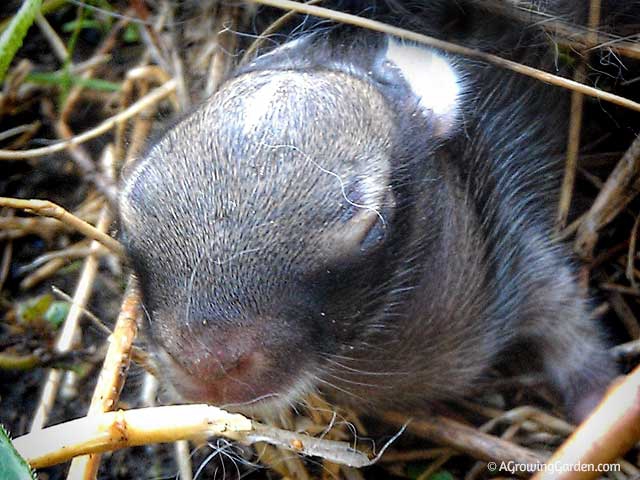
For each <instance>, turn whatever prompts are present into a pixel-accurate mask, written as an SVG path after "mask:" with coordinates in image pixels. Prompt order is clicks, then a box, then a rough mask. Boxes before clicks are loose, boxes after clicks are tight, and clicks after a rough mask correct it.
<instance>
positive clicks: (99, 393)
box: [67, 278, 140, 479]
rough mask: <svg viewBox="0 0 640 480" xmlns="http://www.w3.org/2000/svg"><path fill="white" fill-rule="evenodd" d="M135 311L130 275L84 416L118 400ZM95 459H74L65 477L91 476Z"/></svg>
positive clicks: (137, 302)
mask: <svg viewBox="0 0 640 480" xmlns="http://www.w3.org/2000/svg"><path fill="white" fill-rule="evenodd" d="M139 310H140V298H139V295H138V292H137V289H136V286H135V281H134V279H133V278H130V279H129V286H128V287H127V292H126V293H125V296H124V300H123V302H122V309H121V311H120V315H119V316H118V320H117V321H116V326H115V327H114V329H113V333H112V334H111V336H110V338H109V349H108V350H107V355H106V357H105V359H104V364H103V366H102V370H101V372H100V376H99V377H98V384H97V385H96V388H95V390H94V391H93V397H92V398H91V405H90V407H89V411H88V413H87V414H88V415H95V414H98V413H103V412H107V411H110V410H112V409H113V408H114V407H115V405H116V403H117V402H118V397H119V396H120V391H121V390H122V386H123V384H124V379H125V377H126V373H127V370H128V368H129V361H130V359H131V349H132V344H133V340H134V338H135V336H136V334H137V331H138V326H137V324H136V319H137V317H138V313H139ZM99 462H100V456H99V455H97V454H93V455H88V456H84V457H79V458H74V459H73V461H72V462H71V467H70V468H69V473H68V475H67V478H86V479H90V478H95V476H96V474H97V471H98V466H99Z"/></svg>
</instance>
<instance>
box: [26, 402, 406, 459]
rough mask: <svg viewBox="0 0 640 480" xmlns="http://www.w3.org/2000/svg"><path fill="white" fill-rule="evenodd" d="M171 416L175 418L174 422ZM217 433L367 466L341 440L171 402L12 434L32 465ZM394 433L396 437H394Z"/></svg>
mask: <svg viewBox="0 0 640 480" xmlns="http://www.w3.org/2000/svg"><path fill="white" fill-rule="evenodd" d="M176 419H180V422H179V423H176ZM210 436H221V437H225V438H229V439H231V440H236V441H242V442H245V443H249V444H252V443H255V442H268V443H270V444H272V445H278V446H287V447H288V448H289V449H291V450H292V451H295V452H298V453H301V454H305V455H313V456H319V457H322V458H327V459H330V460H331V461H333V462H335V463H340V464H345V465H350V466H353V467H356V468H360V467H365V466H369V465H372V464H373V463H375V462H376V461H377V460H378V457H376V458H374V459H369V458H368V457H367V456H366V455H365V454H363V453H362V452H359V451H358V450H354V449H353V448H351V446H350V445H349V443H347V442H336V441H331V440H323V439H319V438H314V437H310V436H308V435H304V434H298V433H293V432H288V431H286V430H281V429H278V428H274V427H269V426H266V425H263V424H260V423H258V422H252V421H251V420H249V419H248V418H246V417H244V416H242V415H239V414H231V413H228V412H225V411H224V410H221V409H219V408H217V407H212V406H210V405H172V406H168V407H152V408H139V409H133V410H127V411H126V412H125V411H122V410H119V411H116V412H107V413H103V414H97V415H91V416H88V417H83V418H80V419H77V420H71V421H69V422H65V423H61V424H58V425H55V426H53V427H47V428H45V429H42V430H40V431H37V432H31V433H29V434H27V435H23V436H21V437H18V438H16V439H15V440H14V441H13V443H14V446H15V447H16V449H17V450H18V452H20V454H21V455H22V456H23V457H24V458H25V460H27V462H29V464H30V465H31V466H32V467H34V468H42V467H47V466H51V465H56V464H58V463H62V462H65V461H68V460H70V459H71V458H74V457H77V456H79V455H86V454H90V453H102V452H106V451H112V450H117V449H120V448H125V447H133V446H139V445H146V444H149V443H166V442H175V441H177V440H185V439H194V440H201V439H203V438H207V437H210ZM394 438H396V437H394Z"/></svg>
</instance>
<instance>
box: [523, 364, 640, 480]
mask: <svg viewBox="0 0 640 480" xmlns="http://www.w3.org/2000/svg"><path fill="white" fill-rule="evenodd" d="M638 441H640V367H637V368H636V369H635V370H634V371H633V372H632V373H630V374H629V375H627V376H626V377H625V378H624V379H622V380H619V381H618V383H617V384H616V385H614V386H613V387H611V389H610V390H609V392H608V394H607V396H606V397H605V399H604V400H603V401H602V402H601V403H600V405H599V406H598V408H597V409H596V410H595V411H594V412H593V413H592V414H591V416H590V417H589V418H588V419H587V420H586V421H585V422H584V423H583V424H582V425H581V426H580V427H579V428H578V429H577V430H576V431H575V432H574V433H573V435H571V436H570V437H569V439H568V440H567V441H566V442H565V443H564V444H563V445H562V446H561V447H560V448H559V449H558V450H557V451H556V452H555V453H554V455H553V456H552V457H551V458H550V459H549V462H548V465H554V464H555V465H589V466H597V465H603V464H610V463H612V462H613V461H614V460H615V459H617V458H618V457H620V456H622V455H624V454H625V453H626V452H627V451H628V450H629V449H630V448H631V447H632V446H633V445H635V444H636V443H637V442H638ZM600 474H601V473H600V472H598V471H597V470H596V471H567V472H559V471H557V470H554V469H548V470H542V471H540V472H539V473H538V474H536V475H535V476H534V477H533V478H534V480H546V479H555V480H578V479H580V480H584V479H591V478H597V477H599V476H600Z"/></svg>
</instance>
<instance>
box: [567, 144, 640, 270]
mask: <svg viewBox="0 0 640 480" xmlns="http://www.w3.org/2000/svg"><path fill="white" fill-rule="evenodd" d="M639 191H640V136H638V137H636V139H635V140H634V141H633V143H632V144H631V146H630V147H629V149H628V150H627V151H626V152H625V154H624V155H623V156H622V159H621V160H620V161H619V162H618V164H617V165H616V167H615V169H614V170H613V172H611V175H609V178H607V181H606V182H605V184H604V186H603V187H602V189H601V190H600V193H599V194H598V196H597V197H596V200H595V201H594V202H593V205H592V206H591V208H590V209H589V211H588V212H587V214H586V215H585V217H584V218H583V220H582V223H581V224H580V227H579V228H578V233H577V235H576V241H575V246H574V248H575V251H576V252H577V253H578V254H579V255H580V256H582V257H583V258H586V259H590V258H591V257H592V255H593V250H594V248H595V246H596V242H597V241H598V232H599V231H600V230H601V229H602V228H603V227H604V226H606V225H607V224H609V222H611V221H612V220H613V219H614V218H615V217H616V216H617V215H618V214H619V213H620V212H621V211H622V210H623V209H624V208H625V207H626V206H627V204H628V203H629V202H630V201H631V200H633V198H634V197H635V196H636V195H637V193H638V192H639Z"/></svg>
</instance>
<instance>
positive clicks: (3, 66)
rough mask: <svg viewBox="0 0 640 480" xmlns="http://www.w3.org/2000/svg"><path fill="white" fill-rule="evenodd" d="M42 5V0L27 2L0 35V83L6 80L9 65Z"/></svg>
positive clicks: (26, 0) (29, 0)
mask: <svg viewBox="0 0 640 480" xmlns="http://www.w3.org/2000/svg"><path fill="white" fill-rule="evenodd" d="M41 5H42V0H25V1H24V3H23V4H22V6H21V7H20V10H18V12H17V13H16V14H15V15H14V16H13V18H12V19H11V22H10V23H9V25H8V27H7V28H6V30H4V31H3V32H2V35H0V82H1V81H2V80H4V76H5V75H6V74H7V70H8V69H9V65H10V64H11V61H12V60H13V57H15V55H16V52H17V51H18V49H19V48H20V47H21V46H22V41H23V40H24V37H25V35H26V34H27V30H29V27H31V25H32V24H33V22H34V20H35V18H36V14H37V13H38V12H39V11H40V7H41Z"/></svg>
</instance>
